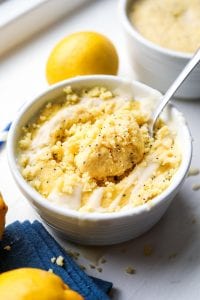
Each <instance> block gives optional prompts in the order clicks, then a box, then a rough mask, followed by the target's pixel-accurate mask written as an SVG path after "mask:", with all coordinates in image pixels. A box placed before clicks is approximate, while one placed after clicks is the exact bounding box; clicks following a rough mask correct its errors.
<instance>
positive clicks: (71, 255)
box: [67, 250, 80, 260]
mask: <svg viewBox="0 0 200 300" xmlns="http://www.w3.org/2000/svg"><path fill="white" fill-rule="evenodd" d="M67 254H68V255H69V256H70V257H72V258H73V259H75V260H77V259H78V258H79V256H80V253H79V252H78V251H72V250H67Z"/></svg>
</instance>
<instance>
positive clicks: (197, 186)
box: [192, 183, 200, 191]
mask: <svg viewBox="0 0 200 300" xmlns="http://www.w3.org/2000/svg"><path fill="white" fill-rule="evenodd" d="M192 189H193V191H198V190H200V184H199V183H195V184H193V185H192Z"/></svg>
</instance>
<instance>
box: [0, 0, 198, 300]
mask: <svg viewBox="0 0 200 300" xmlns="http://www.w3.org/2000/svg"><path fill="white" fill-rule="evenodd" d="M76 30H96V31H99V32H102V33H104V34H106V35H107V36H108V37H110V38H111V39H112V40H113V42H114V43H115V45H116V47H117V49H118V52H119V55H120V70H119V74H120V75H121V76H128V77H133V72H132V71H131V68H130V66H129V64H128V60H127V58H126V52H125V45H124V40H123V34H122V30H121V26H120V24H119V20H118V16H117V1H116V0H101V1H91V2H89V3H88V5H85V6H84V7H82V8H81V10H77V11H76V12H74V14H72V15H71V16H68V17H66V18H65V19H63V20H62V21H61V22H59V23H57V24H55V25H54V26H53V27H51V28H49V29H48V31H43V32H41V33H40V34H39V35H37V36H35V37H34V38H32V39H30V40H29V42H27V43H26V44H23V45H22V46H20V47H18V48H17V49H15V50H13V51H12V52H10V53H8V54H7V55H6V56H4V57H2V58H1V59H0V66H1V67H0V103H1V110H0V127H1V128H2V127H3V126H4V125H5V124H6V123H7V122H8V121H10V120H12V119H13V118H14V116H15V115H16V113H17V109H18V108H19V107H20V106H21V104H22V103H24V102H25V101H28V99H30V98H32V97H33V96H34V95H36V94H37V93H39V92H41V90H43V89H45V88H46V87H47V83H46V80H45V74H44V70H45V62H46V59H47V56H48V54H49V51H50V49H51V47H52V46H53V45H54V44H55V43H56V41H58V40H59V39H60V38H62V37H63V36H65V35H67V34H68V33H70V32H72V31H76ZM176 104H177V106H178V107H179V108H180V109H181V110H182V112H183V113H184V114H185V117H186V119H187V120H188V123H189V125H190V128H191V132H192V135H193V137H194V155H193V161H192V166H193V167H197V168H200V156H199V153H200V134H199V131H200V130H199V128H200V126H199V124H200V101H198V100H197V101H189V100H188V101H176ZM0 170H1V172H0V174H1V175H0V190H1V191H2V192H3V194H4V197H5V199H6V202H7V203H8V205H9V212H8V215H7V224H9V223H10V222H13V221H14V220H17V219H19V220H24V219H31V220H33V219H35V218H37V215H36V214H35V212H34V211H33V209H32V208H31V207H30V206H29V204H28V202H27V201H26V199H25V198H24V197H23V196H22V195H21V193H20V191H19V190H18V188H17V187H16V185H15V183H14V181H13V179H12V177H11V174H10V171H9V169H8V165H7V160H6V149H3V150H2V151H1V152H0ZM195 183H200V175H197V176H194V177H190V178H187V179H186V181H185V184H184V186H183V187H182V189H181V191H180V193H179V194H178V195H177V197H176V198H175V199H174V202H173V203H172V205H171V207H170V208H169V210H168V212H167V213H166V215H165V216H164V217H163V218H162V220H161V221H160V222H159V223H158V224H157V225H156V226H155V227H154V228H153V229H152V230H151V231H149V232H148V233H146V234H145V235H143V236H142V237H140V238H137V239H135V240H133V241H130V242H127V243H125V244H123V245H117V246H112V247H103V248H101V247H98V248H87V247H77V246H74V245H71V244H69V243H68V242H66V241H63V240H62V241H61V239H59V240H60V242H61V243H62V244H63V245H64V246H65V247H68V248H78V249H80V252H81V253H82V255H81V259H80V261H81V262H82V263H84V265H85V266H87V271H88V273H89V274H92V275H94V276H98V277H101V278H104V279H107V280H110V281H113V283H114V287H115V288H114V292H113V296H112V297H113V299H116V300H119V299H120V300H122V299H123V300H132V299H136V300H151V299H152V300H155V299H159V300H168V299H170V300H174V299H175V300H178V299H182V300H190V299H194V300H195V299H199V298H200V283H199V278H200V239H199V236H200V218H199V214H200V190H199V191H193V190H192V185H193V184H195ZM145 245H151V246H152V248H153V252H152V255H151V256H145V255H144V253H143V249H144V246H145ZM101 256H104V257H105V258H106V260H107V262H106V263H105V264H103V265H102V268H103V272H102V273H99V272H98V271H97V270H96V269H94V270H93V269H91V268H90V267H89V263H90V261H91V262H94V263H96V262H97V261H98V259H99V258H100V257H101ZM128 266H132V267H133V268H135V269H136V273H135V274H134V275H128V274H127V273H126V272H125V269H126V268H127V267H128Z"/></svg>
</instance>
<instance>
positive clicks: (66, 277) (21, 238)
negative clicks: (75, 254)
mask: <svg viewBox="0 0 200 300" xmlns="http://www.w3.org/2000/svg"><path fill="white" fill-rule="evenodd" d="M8 246H10V247H8ZM58 256H62V257H63V258H64V265H63V266H62V267H61V266H58V265H57V264H55V263H52V262H51V258H52V257H58ZM23 267H33V268H40V269H43V270H49V269H52V270H53V272H54V273H55V274H57V275H59V276H60V277H61V278H62V279H63V281H64V282H65V283H66V284H67V285H69V286H70V287H71V288H72V289H73V290H75V291H77V292H78V293H80V294H81V295H82V296H83V297H84V299H86V300H100V299H101V300H104V299H105V300H107V299H109V297H108V296H107V295H106V293H108V292H109V291H110V289H111V288H112V283H110V282H107V281H104V280H101V279H97V278H93V277H89V276H88V275H87V274H85V272H83V271H82V270H81V269H80V268H79V267H78V265H77V264H76V263H75V262H74V261H73V259H72V258H71V257H70V256H69V255H67V254H66V252H65V251H64V250H63V249H62V248H61V246H60V245H59V244H58V243H57V242H56V241H55V240H54V239H53V237H52V236H51V235H50V234H49V233H48V232H47V231H46V229H45V228H44V227H43V225H42V224H41V223H39V222H38V221H34V222H33V223H32V224H31V223H30V222H29V221H25V222H23V223H20V222H18V221H16V222H14V223H12V224H11V225H9V226H7V227H6V230H5V233H4V237H3V240H2V242H1V243H0V272H5V271H8V270H12V269H16V268H23Z"/></svg>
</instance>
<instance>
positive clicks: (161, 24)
mask: <svg viewBox="0 0 200 300" xmlns="http://www.w3.org/2000/svg"><path fill="white" fill-rule="evenodd" d="M129 16H130V20H131V22H132V24H133V25H134V27H135V28H136V30H138V32H139V33H140V34H141V35H142V36H144V37H145V38H147V39H148V40H150V41H152V42H154V43H155V44H158V45H160V46H162V47H164V48H169V49H171V50H176V51H180V52H188V53H192V52H195V50H197V48H198V47H200V1H199V0H135V1H132V5H130V12H129Z"/></svg>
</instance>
